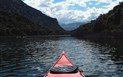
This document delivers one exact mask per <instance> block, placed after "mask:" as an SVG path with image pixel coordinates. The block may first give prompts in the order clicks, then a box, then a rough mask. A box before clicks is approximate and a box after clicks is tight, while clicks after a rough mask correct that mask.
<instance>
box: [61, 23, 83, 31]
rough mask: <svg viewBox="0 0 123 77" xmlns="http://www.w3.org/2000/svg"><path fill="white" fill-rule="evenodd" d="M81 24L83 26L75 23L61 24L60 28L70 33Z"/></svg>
mask: <svg viewBox="0 0 123 77" xmlns="http://www.w3.org/2000/svg"><path fill="white" fill-rule="evenodd" d="M81 24H85V23H80V22H75V23H69V24H62V25H61V27H62V28H64V29H65V30H67V31H72V30H75V29H77V28H78V27H79V26H80V25H81Z"/></svg>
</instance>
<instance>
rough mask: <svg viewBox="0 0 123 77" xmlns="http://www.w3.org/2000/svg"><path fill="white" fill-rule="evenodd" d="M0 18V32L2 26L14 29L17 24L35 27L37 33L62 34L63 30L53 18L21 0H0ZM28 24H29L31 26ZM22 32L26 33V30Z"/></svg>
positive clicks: (2, 30)
mask: <svg viewBox="0 0 123 77" xmlns="http://www.w3.org/2000/svg"><path fill="white" fill-rule="evenodd" d="M0 20H1V21H0V22H1V23H0V32H4V28H6V29H11V28H13V27H14V28H15V29H19V28H18V27H20V26H19V25H21V27H22V26H23V27H26V28H27V26H28V28H29V27H30V28H32V27H33V28H36V29H38V31H40V32H39V33H38V34H62V32H64V30H63V29H62V28H61V27H60V26H59V24H58V22H57V20H56V19H55V18H51V17H49V16H47V15H45V14H43V13H42V12H40V11H38V10H36V9H34V8H32V7H30V6H28V5H26V4H25V3H24V2H23V1H21V0H0ZM9 23H11V24H9ZM20 23H21V24H20ZM27 24H28V25H27ZM29 24H31V26H30V25H29ZM8 25H9V27H8ZM1 26H2V27H1ZM10 26H11V27H10ZM17 26H18V27H17ZM3 27H4V28H3ZM33 28H32V29H33ZM11 30H13V29H11ZM41 31H43V32H45V33H43V32H41ZM4 33H5V32H4ZM32 33H33V30H32ZM1 34H2V33H1ZM10 34H11V31H10ZM24 34H25V35H28V32H27V33H24ZM34 34H35V33H34ZM7 35H8V34H7ZM13 35H14V34H13ZM15 35H18V34H15ZM30 35H31V34H30Z"/></svg>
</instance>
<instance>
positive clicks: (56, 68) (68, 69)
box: [44, 51, 85, 77]
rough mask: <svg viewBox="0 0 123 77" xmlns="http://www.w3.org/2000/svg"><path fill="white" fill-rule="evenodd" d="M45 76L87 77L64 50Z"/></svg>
mask: <svg viewBox="0 0 123 77" xmlns="http://www.w3.org/2000/svg"><path fill="white" fill-rule="evenodd" d="M44 77H85V76H84V75H83V73H81V72H80V71H79V69H78V67H77V66H75V65H74V64H72V63H71V61H70V60H69V59H68V58H67V56H66V55H65V53H64V51H63V52H62V54H61V56H60V57H59V59H58V60H57V61H56V63H55V64H54V65H53V66H52V67H51V68H50V70H49V71H48V72H47V74H46V75H45V76H44Z"/></svg>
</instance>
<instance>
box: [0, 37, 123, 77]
mask: <svg viewBox="0 0 123 77" xmlns="http://www.w3.org/2000/svg"><path fill="white" fill-rule="evenodd" d="M122 46H123V41H122V40H107V39H101V40H99V39H98V40H97V39H96V40H95V41H94V40H93V41H90V40H82V39H77V38H75V37H60V36H59V37H58V36H52V37H25V38H16V37H0V59H1V61H0V77H22V76H23V77H43V75H44V74H45V73H46V71H47V70H48V69H49V68H50V66H51V65H52V64H53V63H54V62H55V61H56V59H57V58H58V55H60V54H61V52H62V51H63V50H64V51H66V54H67V55H68V57H69V58H70V59H71V60H72V62H73V63H74V64H76V65H78V66H79V68H80V70H83V71H84V74H85V75H86V77H113V76H114V77H122V76H123V73H122V72H123V49H122Z"/></svg>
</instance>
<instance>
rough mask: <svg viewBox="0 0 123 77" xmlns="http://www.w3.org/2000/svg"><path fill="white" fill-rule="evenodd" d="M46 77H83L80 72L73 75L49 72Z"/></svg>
mask: <svg viewBox="0 0 123 77" xmlns="http://www.w3.org/2000/svg"><path fill="white" fill-rule="evenodd" d="M46 77H84V76H82V75H81V73H80V72H77V73H74V74H52V73H50V72H49V73H48V74H47V76H46Z"/></svg>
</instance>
